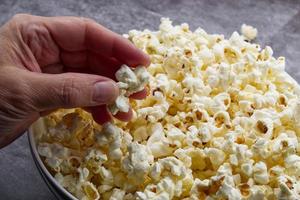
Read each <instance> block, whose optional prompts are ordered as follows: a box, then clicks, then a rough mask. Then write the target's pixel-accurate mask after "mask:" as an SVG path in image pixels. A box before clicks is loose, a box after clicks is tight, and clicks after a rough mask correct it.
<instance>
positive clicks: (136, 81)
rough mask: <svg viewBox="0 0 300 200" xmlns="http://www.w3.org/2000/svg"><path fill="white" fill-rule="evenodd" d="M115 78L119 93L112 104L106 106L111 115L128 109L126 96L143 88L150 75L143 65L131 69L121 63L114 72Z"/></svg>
mask: <svg viewBox="0 0 300 200" xmlns="http://www.w3.org/2000/svg"><path fill="white" fill-rule="evenodd" d="M116 78H117V80H118V81H119V82H118V86H119V89H120V90H121V91H120V93H121V94H120V95H119V96H118V97H117V99H116V100H115V102H114V104H111V105H109V106H108V108H109V110H110V112H111V113H112V114H113V115H115V114H117V112H119V111H120V112H128V111H129V108H130V105H129V100H128V96H129V95H131V94H133V93H135V92H139V91H141V90H143V89H144V87H145V85H146V84H147V83H148V81H149V78H150V77H149V73H148V72H147V70H146V69H145V67H142V66H138V67H136V68H134V69H133V70H131V69H130V67H128V66H127V65H122V66H121V67H120V69H119V70H118V71H117V72H116Z"/></svg>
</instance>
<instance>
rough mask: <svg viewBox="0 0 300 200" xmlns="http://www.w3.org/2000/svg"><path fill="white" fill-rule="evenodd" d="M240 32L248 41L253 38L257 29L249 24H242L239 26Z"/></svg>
mask: <svg viewBox="0 0 300 200" xmlns="http://www.w3.org/2000/svg"><path fill="white" fill-rule="evenodd" d="M241 32H242V34H243V36H245V38H246V39H247V40H249V41H250V40H254V39H255V38H256V36H257V29H256V28H253V27H252V26H250V25H246V24H243V25H242V27H241Z"/></svg>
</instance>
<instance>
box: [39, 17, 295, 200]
mask: <svg viewBox="0 0 300 200" xmlns="http://www.w3.org/2000/svg"><path fill="white" fill-rule="evenodd" d="M241 32H242V35H239V34H238V33H237V32H234V33H232V35H231V36H230V38H229V39H226V38H225V37H224V36H223V35H218V34H208V33H206V32H205V31H204V30H203V29H201V28H198V29H196V30H195V31H191V30H190V29H189V26H188V25H187V24H186V23H184V24H181V25H177V26H173V25H172V22H171V21H170V20H169V19H167V18H163V19H162V20H161V25H160V27H159V30H157V31H150V30H147V29H146V30H144V31H137V30H132V31H130V32H129V34H128V35H126V38H127V39H128V40H130V41H131V42H132V43H133V44H134V45H135V46H136V47H137V48H139V49H141V50H142V51H144V52H145V53H147V54H148V55H149V57H150V59H151V64H150V65H149V67H147V69H146V68H144V67H141V66H138V67H137V68H130V67H128V66H126V65H122V66H121V68H120V69H119V70H118V71H117V73H116V79H117V81H118V82H117V85H118V87H119V90H120V94H119V96H118V98H117V99H116V101H115V103H114V104H112V105H108V107H109V109H110V112H111V113H112V114H116V113H117V112H119V111H120V112H128V111H129V109H131V108H132V113H133V118H132V119H131V121H130V122H122V121H119V120H114V121H113V122H111V123H106V124H103V125H99V124H97V123H95V122H94V121H93V119H92V116H91V115H90V114H89V113H87V112H85V111H84V110H82V109H78V108H77V109H70V110H64V109H61V110H58V111H56V112H54V113H52V114H50V115H49V116H47V117H45V125H46V129H45V131H44V133H43V134H41V135H40V136H39V137H37V138H36V139H37V141H38V151H39V154H40V155H41V157H43V159H42V160H43V161H44V163H45V165H46V166H47V167H48V168H49V169H50V172H51V173H52V174H53V175H54V176H55V179H56V180H57V181H58V182H59V184H61V185H62V186H63V187H64V188H66V189H67V190H68V191H69V192H71V193H72V194H73V195H74V196H75V197H77V198H78V199H84V200H91V199H100V198H101V199H103V200H109V199H111V200H114V199H124V200H134V199H142V200H148V199H149V200H151V199H152V200H170V199H183V200H197V199H206V200H213V199H229V200H230V199H249V200H264V199H287V200H291V199H293V200H296V199H300V198H299V193H300V179H299V177H300V168H299V166H300V155H299V152H300V146H299V141H300V137H299V136H300V135H299V133H300V114H299V113H300V103H299V102H300V100H299V97H300V86H299V85H298V83H297V82H296V81H295V80H294V79H293V78H292V77H291V76H289V75H288V74H287V73H286V72H285V71H284V69H285V59H284V58H283V57H279V58H274V57H273V50H272V49H271V47H268V46H266V47H265V48H261V47H260V45H258V44H252V43H250V42H249V41H250V40H252V39H254V38H255V37H256V34H257V30H256V29H254V28H253V27H251V26H247V25H243V26H242V30H241ZM146 85H147V86H146ZM145 87H147V89H148V91H149V94H148V96H147V97H146V98H145V99H143V100H135V99H130V101H129V96H130V95H131V94H133V93H135V92H138V91H141V90H143V89H144V88H145ZM130 107H131V108H130ZM100 196H101V197H100Z"/></svg>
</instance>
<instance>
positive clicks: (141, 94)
mask: <svg viewBox="0 0 300 200" xmlns="http://www.w3.org/2000/svg"><path fill="white" fill-rule="evenodd" d="M147 95H148V91H147V89H146V88H145V89H143V90H142V91H139V92H137V93H134V94H132V95H130V98H132V99H144V98H146V97H147Z"/></svg>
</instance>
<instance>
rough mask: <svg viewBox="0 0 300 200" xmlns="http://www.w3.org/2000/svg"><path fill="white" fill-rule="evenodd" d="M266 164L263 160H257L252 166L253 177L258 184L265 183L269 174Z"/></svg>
mask: <svg viewBox="0 0 300 200" xmlns="http://www.w3.org/2000/svg"><path fill="white" fill-rule="evenodd" d="M267 170H268V169H267V166H266V164H265V163H264V162H258V163H256V164H255V165H254V166H253V178H254V180H255V181H256V182H257V183H259V184H267V183H268V182H269V175H268V171H267Z"/></svg>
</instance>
